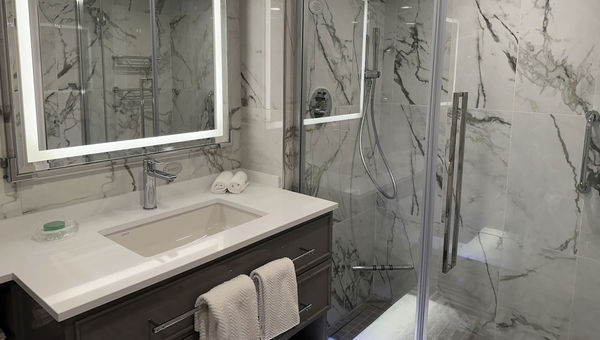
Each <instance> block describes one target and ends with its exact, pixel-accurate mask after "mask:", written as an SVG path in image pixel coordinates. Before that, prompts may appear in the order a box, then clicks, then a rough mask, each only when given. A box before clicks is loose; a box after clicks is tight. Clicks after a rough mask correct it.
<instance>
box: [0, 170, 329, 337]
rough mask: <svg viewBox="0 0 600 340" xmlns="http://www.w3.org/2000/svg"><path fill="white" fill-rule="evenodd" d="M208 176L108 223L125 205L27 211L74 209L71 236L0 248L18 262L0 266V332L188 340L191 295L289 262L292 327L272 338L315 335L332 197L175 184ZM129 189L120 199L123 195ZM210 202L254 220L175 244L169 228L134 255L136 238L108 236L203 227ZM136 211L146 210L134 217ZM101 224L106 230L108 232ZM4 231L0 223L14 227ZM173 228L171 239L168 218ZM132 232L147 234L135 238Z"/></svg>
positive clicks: (319, 326)
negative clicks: (295, 311)
mask: <svg viewBox="0 0 600 340" xmlns="http://www.w3.org/2000/svg"><path fill="white" fill-rule="evenodd" d="M208 183H210V182H209V179H200V180H192V181H188V182H186V183H179V184H178V183H176V184H174V185H169V186H166V187H163V188H161V189H162V191H161V192H162V193H164V196H163V200H162V201H161V202H164V203H163V204H162V208H161V206H160V205H159V209H158V210H157V211H156V212H154V211H152V212H146V211H141V210H140V208H139V206H137V207H136V208H135V209H136V210H135V211H133V210H131V211H129V209H130V208H131V209H133V205H128V206H126V207H122V208H121V209H117V210H112V211H114V213H113V217H112V218H111V219H107V216H104V213H103V211H105V210H106V211H111V209H112V207H113V206H114V205H115V204H117V205H118V204H120V203H121V204H125V202H126V197H116V198H111V199H106V200H100V201H96V202H88V203H84V204H80V205H79V207H78V206H71V207H66V208H62V209H63V211H61V212H59V211H50V212H43V213H38V214H34V215H37V217H38V218H37V220H39V219H40V218H45V217H46V216H56V214H57V213H66V212H67V211H71V213H73V214H78V215H79V217H76V219H77V220H78V221H79V224H80V231H79V233H78V234H77V235H76V236H74V237H72V238H69V239H65V240H60V241H55V242H48V243H37V242H35V241H32V240H30V239H25V238H24V237H26V235H25V234H23V233H21V236H19V237H17V238H18V239H19V240H18V242H15V239H14V237H13V240H12V242H10V243H11V244H13V245H14V244H15V243H20V244H21V247H22V248H21V251H20V252H19V253H18V254H15V253H14V252H15V251H16V250H15V249H16V248H12V247H9V248H12V249H8V250H7V251H6V254H4V251H3V250H0V255H2V256H5V255H6V256H9V257H12V258H13V259H14V261H17V263H13V264H14V266H13V267H12V269H11V268H2V267H4V266H6V263H7V262H0V270H1V271H2V272H0V277H3V278H4V280H3V281H4V283H2V284H0V328H2V329H4V331H5V332H7V335H8V336H9V339H34V340H35V339H44V340H46V339H48V340H50V339H82V340H83V339H89V340H91V339H195V338H197V336H198V334H197V333H196V332H195V331H194V327H193V313H190V312H189V311H190V310H192V309H193V308H194V303H195V301H196V298H197V297H198V296H199V295H201V294H202V293H204V292H207V291H208V290H210V289H211V288H212V287H214V286H216V285H218V284H220V283H222V282H224V281H227V280H229V279H232V278H234V277H235V276H237V275H240V274H249V273H250V272H251V271H252V270H253V269H255V268H257V267H260V266H261V265H263V264H266V263H267V262H269V261H272V260H275V259H278V258H282V257H288V258H290V259H293V260H294V264H295V267H296V274H297V280H298V302H299V311H300V320H301V322H300V325H298V326H297V327H295V328H294V329H292V330H290V331H288V332H287V333H285V334H283V335H282V336H281V338H283V339H287V338H294V337H296V338H300V339H322V338H323V337H324V331H325V326H326V322H325V313H326V311H327V310H328V309H329V306H330V284H331V261H330V259H331V244H332V241H331V228H332V213H331V211H332V210H333V209H335V207H336V204H335V203H332V202H328V201H324V200H320V199H316V198H312V197H308V196H304V195H299V194H296V193H293V192H289V191H285V190H281V189H278V188H275V187H271V186H268V185H263V184H260V183H255V184H253V185H251V186H250V187H249V188H248V189H247V192H245V193H244V194H241V195H214V194H210V193H198V194H192V193H190V192H189V191H190V190H187V191H184V188H185V187H188V189H189V187H190V185H192V186H199V187H202V186H204V185H206V184H208ZM133 194H135V193H132V195H123V196H130V197H129V198H132V197H133V196H135V195H133ZM169 198H171V199H172V201H170V200H169ZM114 200H117V201H119V202H114ZM105 201H106V202H105ZM93 203H96V208H95V210H96V212H95V213H94V214H93V215H92V216H88V217H87V218H85V217H84V216H85V211H89V210H88V209H90V208H91V209H94V208H93V205H94V204H93ZM135 203H137V202H135ZM103 204H106V206H103V207H100V208H99V207H98V205H103ZM167 204H168V205H169V207H168V208H167V207H166V205H167ZM216 205H217V206H216ZM73 207H75V208H73ZM205 207H208V208H209V209H208V210H207V209H204V208H205ZM78 208H79V209H78ZM210 209H212V210H210ZM214 209H239V210H240V211H238V212H237V214H238V215H241V214H242V213H243V211H244V210H247V211H248V212H252V213H254V214H255V216H254V218H252V219H251V220H249V221H248V220H244V219H243V217H244V216H242V217H240V216H233V217H231V218H229V219H230V220H226V222H227V223H225V224H230V223H233V222H231V220H234V219H238V220H239V219H240V218H242V219H241V220H239V221H241V222H242V223H241V224H239V225H237V226H233V227H230V226H225V227H224V229H223V230H221V231H216V232H214V233H212V234H211V233H210V232H205V233H206V235H205V236H204V237H197V238H196V240H193V241H191V242H188V243H186V244H181V245H178V244H173V243H169V242H171V241H170V240H169V236H168V234H169V233H168V232H167V233H166V234H165V237H164V239H165V240H166V241H165V242H166V243H169V244H170V247H171V249H168V250H165V249H159V250H156V251H148V249H147V248H144V249H145V250H140V249H141V248H139V246H140V245H139V242H138V243H135V242H133V243H127V242H125V241H124V242H119V241H118V240H115V239H114V237H111V236H115V235H121V234H123V235H127V234H130V233H136V232H137V233H144V232H147V233H152V230H151V229H148V230H147V231H146V230H144V229H143V228H145V227H147V226H156V225H158V226H159V227H166V226H168V224H164V223H163V225H161V224H160V223H162V222H161V221H178V220H177V219H179V223H181V221H182V220H181V219H185V218H189V217H190V216H192V217H199V216H200V215H201V214H205V215H204V216H203V217H202V218H197V219H196V221H197V223H198V225H202V223H203V221H205V220H211V221H215V219H214V218H210V216H208V215H206V214H210V213H214ZM58 210H61V209H58ZM161 210H162V211H161ZM77 211H78V212H77ZM128 211H129V212H131V213H133V214H132V215H129V214H128V213H127V212H128ZM224 211H225V212H227V214H228V215H235V214H236V213H235V212H232V211H227V210H224ZM76 212H77V213H76ZM190 213H192V215H190ZM193 214H200V215H193ZM140 215H142V216H144V215H148V216H144V218H143V219H140ZM133 216H137V218H135V217H133ZM248 216H250V215H248ZM173 218H174V219H173ZM15 220H17V221H15ZM18 220H20V221H18ZM32 220H33V219H31V217H30V216H22V217H18V218H16V219H10V220H7V222H10V223H13V224H15V226H16V225H18V224H19V223H28V221H32ZM109 220H112V222H111V223H109V224H112V225H113V226H112V227H109V228H106V227H107V226H108V224H107V222H108V221H109ZM191 221H192V220H190V222H191ZM3 223H6V222H3ZM157 223H158V224H157ZM218 224H219V223H217V224H214V223H213V225H212V226H213V227H214V225H218ZM7 227H8V228H3V229H2V230H6V229H11V228H10V226H7ZM155 228H156V227H155ZM21 229H24V228H21ZM25 229H27V228H25ZM136 229H137V230H136ZM172 229H174V232H173V233H175V234H176V233H177V231H176V230H177V229H178V228H177V226H176V224H173V227H172ZM163 231H164V230H163ZM138 237H139V238H144V239H145V237H144V235H142V234H140V235H138ZM175 237H177V238H181V237H180V235H175ZM149 239H151V237H150V238H149ZM155 243H156V242H155ZM77 244H78V245H77ZM136 247H138V248H136ZM0 248H1V247H0ZM61 249H62V250H61ZM11 250H12V251H11ZM50 252H52V254H54V255H48V254H51V253H50ZM156 252H158V253H156ZM9 253H10V254H9ZM45 255H48V256H50V257H49V258H48V257H45ZM20 256H22V258H21V260H20V263H18V261H19V260H18V257H20ZM36 259H37V260H39V261H36ZM84 263H85V264H84ZM84 267H85V268H87V269H86V270H82V268H84ZM6 271H12V273H9V274H6ZM94 271H95V272H94Z"/></svg>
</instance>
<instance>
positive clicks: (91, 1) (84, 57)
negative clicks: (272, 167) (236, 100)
mask: <svg viewBox="0 0 600 340" xmlns="http://www.w3.org/2000/svg"><path fill="white" fill-rule="evenodd" d="M36 2H37V6H36V7H37V11H38V13H37V17H38V22H37V29H38V31H39V32H38V34H39V37H40V39H39V42H40V43H39V44H40V46H39V50H40V59H41V60H40V62H41V70H42V80H41V81H42V89H43V124H41V123H39V125H38V126H40V129H42V130H43V131H42V132H41V133H40V134H41V136H40V137H41V138H40V143H41V144H43V143H45V148H46V149H58V148H65V147H72V146H80V145H89V144H96V143H106V142H114V141H123V140H130V139H138V138H146V137H153V136H163V135H171V134H179V133H185V132H196V131H205V130H213V129H215V72H214V70H215V66H214V59H215V58H214V48H213V45H214V22H213V3H212V0H177V1H175V0H170V1H169V0H157V1H156V2H155V6H154V8H155V9H154V13H152V11H151V4H150V1H149V0H77V1H75V0H36ZM41 119H42V118H41V117H40V115H39V114H38V121H40V120H41ZM40 147H41V148H44V145H40Z"/></svg>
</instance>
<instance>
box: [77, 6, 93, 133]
mask: <svg viewBox="0 0 600 340" xmlns="http://www.w3.org/2000/svg"><path fill="white" fill-rule="evenodd" d="M83 16H84V9H83V3H82V2H80V1H77V2H76V3H75V28H76V29H75V33H76V35H77V59H78V61H79V107H80V108H81V138H82V140H83V145H87V144H91V142H90V140H89V138H88V136H89V131H88V130H89V128H90V125H91V124H90V122H89V114H90V113H89V109H88V108H87V105H86V98H85V97H86V96H87V92H86V88H87V84H86V79H87V77H85V76H84V74H83V72H84V71H85V67H86V65H87V64H86V63H85V62H84V58H83V37H82V36H81V35H82V32H81V31H82V30H83Z"/></svg>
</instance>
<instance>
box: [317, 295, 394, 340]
mask: <svg viewBox="0 0 600 340" xmlns="http://www.w3.org/2000/svg"><path fill="white" fill-rule="evenodd" d="M389 306H390V305H389V304H384V303H379V302H366V303H364V304H362V305H361V306H359V307H357V308H356V309H354V310H353V311H352V312H351V313H350V314H349V315H348V316H346V317H345V318H343V319H341V320H340V321H338V322H337V323H336V324H335V325H333V326H332V327H330V328H329V330H330V333H329V334H330V335H329V340H352V339H354V338H355V337H356V336H357V335H358V334H360V332H362V331H363V330H364V329H365V328H367V327H368V326H369V325H370V324H371V323H372V322H373V321H375V320H376V319H377V318H378V317H379V316H381V314H383V312H385V311H386V310H387V309H388V308H389Z"/></svg>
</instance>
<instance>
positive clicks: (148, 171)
mask: <svg viewBox="0 0 600 340" xmlns="http://www.w3.org/2000/svg"><path fill="white" fill-rule="evenodd" d="M160 164H162V163H161V162H159V161H157V160H156V159H154V158H146V159H144V175H143V176H144V209H146V210H152V209H156V207H157V204H156V179H157V178H160V179H164V180H165V181H167V182H169V183H170V182H173V181H174V180H175V178H177V175H173V174H169V173H166V172H164V171H160V170H157V169H156V166H157V165H160Z"/></svg>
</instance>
